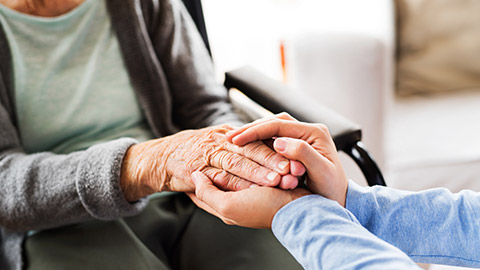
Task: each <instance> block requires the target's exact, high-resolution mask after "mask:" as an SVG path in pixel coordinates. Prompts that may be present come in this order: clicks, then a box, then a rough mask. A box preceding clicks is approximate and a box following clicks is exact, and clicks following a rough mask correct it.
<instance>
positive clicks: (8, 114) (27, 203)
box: [0, 0, 300, 269]
mask: <svg viewBox="0 0 480 270" xmlns="http://www.w3.org/2000/svg"><path fill="white" fill-rule="evenodd" d="M224 124H231V125H236V124H241V122H240V121H239V120H238V118H237V116H236V115H235V114H234V113H233V112H232V108H231V106H230V105H229V104H228V103H227V101H226V92H225V89H224V88H222V87H221V86H219V85H217V84H216V82H215V81H214V74H213V72H212V67H211V63H210V58H209V56H208V53H207V52H206V50H205V48H204V47H203V43H202V42H201V39H200V37H199V35H198V34H197V33H196V32H195V31H194V25H193V23H192V22H191V19H190V18H189V17H188V16H187V13H186V11H185V8H184V7H183V6H182V4H181V3H180V2H179V1H178V0H160V1H154V0H129V1H127V0H62V1H56V0H0V183H1V189H0V239H1V248H0V269H21V268H22V266H23V268H28V269H97V268H102V269H110V268H111V269H171V268H175V269H230V268H238V269H280V268H288V269H299V268H300V266H299V265H298V264H297V263H296V262H295V260H294V259H293V258H292V257H290V256H289V255H288V253H287V252H286V251H285V250H284V249H283V248H282V247H281V245H279V244H278V243H277V242H276V240H274V238H273V237H272V235H271V233H270V232H269V231H254V230H244V229H242V228H236V227H229V226H225V225H223V224H222V223H219V222H217V220H216V219H215V218H210V215H207V214H205V213H204V212H202V211H201V210H199V209H198V208H196V207H195V206H194V205H193V204H192V203H191V201H190V200H189V199H188V197H186V196H185V195H182V194H179V193H168V192H166V191H181V192H188V191H193V188H194V185H193V183H192V182H191V179H190V175H191V173H192V172H193V171H201V172H203V173H204V174H205V175H208V176H209V177H210V178H211V179H213V181H214V182H215V184H216V185H217V186H218V187H220V188H222V189H225V190H241V189H245V188H249V187H250V186H256V185H264V186H277V185H280V187H283V188H293V187H294V186H296V181H297V180H296V178H295V176H294V175H292V174H289V172H290V166H289V161H288V160H287V159H285V158H283V157H282V156H281V155H278V154H276V153H274V152H273V151H272V150H271V149H270V148H268V147H267V146H266V145H264V144H263V143H253V144H249V145H247V146H242V147H238V146H235V145H233V144H230V143H228V142H226V140H225V133H226V132H227V131H229V130H231V129H232V128H231V127H230V126H227V125H224ZM207 126H212V127H207ZM198 128H201V129H198ZM183 129H191V130H185V131H182V132H178V131H180V130H183ZM172 134H173V135H172ZM156 192H161V193H160V195H161V196H157V197H155V198H152V199H151V201H150V203H148V199H146V197H147V196H148V195H150V194H153V193H156ZM147 204H148V206H147ZM145 208H146V209H145ZM142 210H143V211H142ZM127 216H134V217H130V218H122V217H127ZM65 225H69V226H65ZM61 226H63V227H61ZM59 227H61V228H59ZM22 247H23V248H24V249H23V250H22Z"/></svg>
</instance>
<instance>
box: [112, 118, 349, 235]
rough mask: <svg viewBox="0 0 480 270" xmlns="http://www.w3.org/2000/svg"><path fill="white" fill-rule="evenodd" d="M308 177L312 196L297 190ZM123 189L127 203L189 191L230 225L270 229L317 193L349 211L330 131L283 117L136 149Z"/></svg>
mask: <svg viewBox="0 0 480 270" xmlns="http://www.w3.org/2000/svg"><path fill="white" fill-rule="evenodd" d="M265 143H267V144H269V143H270V144H271V145H270V146H267V145H266V144H265ZM272 148H273V149H272ZM305 171H306V174H305ZM303 174H305V176H306V184H307V186H308V190H307V189H302V188H296V187H297V185H298V177H299V176H301V175H303ZM120 185H121V188H122V190H123V192H124V194H125V197H126V199H127V200H128V201H132V202H133V201H136V200H138V199H140V198H142V197H145V196H147V195H149V194H152V193H155V192H161V191H178V192H186V193H187V195H189V196H190V198H191V199H192V200H193V202H194V203H195V204H197V205H198V206H199V207H200V208H203V209H204V210H206V211H208V212H209V213H211V214H213V215H216V216H217V217H219V218H221V219H222V220H223V221H224V222H225V223H227V224H235V225H241V226H246V227H254V228H269V227H271V223H272V220H273V217H274V215H275V214H276V212H277V211H278V210H279V209H280V208H282V207H283V206H285V205H286V204H288V203H289V202H291V201H293V200H295V199H297V198H299V197H302V196H305V195H308V194H311V193H312V192H313V193H317V194H320V195H323V196H325V197H327V198H330V199H332V200H336V201H337V202H339V203H340V204H341V205H345V196H346V190H347V185H348V181H347V178H346V176H345V173H344V171H343V168H342V166H341V164H340V161H339V159H338V155H337V151H336V149H335V145H334V143H333V140H332V138H331V137H330V134H329V132H328V129H327V128H326V127H325V126H324V125H315V124H306V123H301V122H298V121H296V120H295V119H293V118H292V117H291V116H289V115H288V114H285V113H282V114H279V115H276V116H273V117H271V118H266V119H261V120H258V121H255V122H253V123H250V124H248V125H245V126H244V127H242V128H240V129H236V130H234V129H233V128H232V127H229V126H217V127H209V128H205V129H199V130H186V131H182V132H179V133H176V134H174V135H171V136H168V137H164V138H160V139H156V140H151V141H147V142H143V143H139V144H136V145H133V146H131V147H130V148H129V149H128V150H127V152H126V154H125V157H124V160H123V163H122V168H121V176H120Z"/></svg>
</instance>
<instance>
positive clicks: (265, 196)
mask: <svg viewBox="0 0 480 270" xmlns="http://www.w3.org/2000/svg"><path fill="white" fill-rule="evenodd" d="M192 179H193V181H194V183H195V186H196V189H195V194H193V193H187V195H189V197H190V198H191V199H192V201H193V202H194V203H195V204H196V205H197V206H198V207H200V208H202V209H204V210H205V211H207V212H209V213H210V214H212V215H215V216H217V217H219V218H220V219H222V220H223V222H225V223H226V224H230V225H239V226H243V227H250V228H271V226H272V221H273V217H274V216H275V214H276V213H277V212H278V210H280V208H282V207H283V206H285V205H286V204H288V203H289V202H291V201H293V200H296V199H298V198H300V197H302V196H305V195H308V194H311V193H310V192H309V191H308V190H306V189H300V188H299V189H294V190H282V189H279V188H272V187H261V186H254V187H252V188H249V189H244V190H241V191H234V192H231V191H230V192H228V191H222V190H220V189H218V188H217V187H216V186H215V185H214V184H213V183H212V182H211V181H210V179H209V178H208V177H207V176H205V175H204V174H202V173H201V172H194V173H193V174H192Z"/></svg>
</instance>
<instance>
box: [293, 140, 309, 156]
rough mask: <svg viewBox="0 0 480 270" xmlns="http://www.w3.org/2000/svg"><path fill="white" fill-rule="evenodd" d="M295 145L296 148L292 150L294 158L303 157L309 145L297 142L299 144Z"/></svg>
mask: <svg viewBox="0 0 480 270" xmlns="http://www.w3.org/2000/svg"><path fill="white" fill-rule="evenodd" d="M293 145H294V147H293V149H292V154H293V155H294V156H300V155H302V154H303V153H305V151H306V150H307V147H308V143H307V142H305V141H297V143H295V144H293Z"/></svg>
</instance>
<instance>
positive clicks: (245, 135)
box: [227, 113, 348, 206]
mask: <svg viewBox="0 0 480 270" xmlns="http://www.w3.org/2000/svg"><path fill="white" fill-rule="evenodd" d="M268 138H275V142H274V144H273V146H274V149H275V151H276V152H277V153H280V154H282V155H283V156H284V157H286V158H288V159H291V160H297V161H299V162H301V163H302V164H303V165H304V166H305V167H306V169H307V176H306V183H307V186H308V188H309V189H310V190H311V191H312V192H314V193H317V194H320V195H322V196H324V197H326V198H329V199H332V200H335V201H337V202H338V203H340V205H342V206H345V200H346V193H347V188H348V179H347V177H346V175H345V172H344V170H343V167H342V164H341V163H340V160H339V157H338V153H337V150H336V148H335V144H334V142H333V139H332V137H331V136H330V133H329V131H328V128H327V127H326V126H325V125H322V124H307V123H301V122H298V121H296V120H295V119H293V118H292V117H291V116H289V115H287V114H285V113H283V114H280V115H277V116H276V117H272V118H268V119H263V120H260V121H257V122H254V123H251V124H248V125H246V126H244V127H242V128H240V129H238V130H235V131H232V132H229V133H228V134H227V139H228V140H229V141H231V142H233V143H234V144H236V145H239V146H241V145H245V144H247V143H250V142H253V141H258V140H265V139H268ZM291 169H292V171H294V168H293V166H292V168H291Z"/></svg>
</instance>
